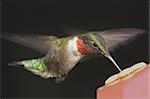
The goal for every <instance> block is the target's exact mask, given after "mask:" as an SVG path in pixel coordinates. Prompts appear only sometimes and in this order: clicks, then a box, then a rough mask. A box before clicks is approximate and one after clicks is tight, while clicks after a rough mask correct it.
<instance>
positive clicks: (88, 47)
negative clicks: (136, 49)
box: [6, 28, 144, 81]
mask: <svg viewBox="0 0 150 99" xmlns="http://www.w3.org/2000/svg"><path fill="white" fill-rule="evenodd" d="M143 32H144V30H142V29H134V28H127V29H112V30H107V31H99V32H95V31H90V32H86V33H81V34H77V35H71V36H66V37H60V38H58V37H56V36H37V35H32V36H17V35H13V36H8V37H6V38H7V39H8V40H11V41H14V42H17V43H20V44H22V45H25V46H28V47H31V48H33V49H35V50H38V51H41V52H42V53H46V55H45V56H44V57H41V58H38V59H30V60H23V61H18V62H13V63H11V64H9V65H22V66H24V68H25V69H27V70H29V71H31V72H32V73H34V74H35V75H39V76H41V77H43V78H45V79H48V78H55V79H56V81H63V80H64V79H65V78H66V76H67V75H68V73H69V72H70V71H71V70H72V69H73V67H75V66H76V64H77V63H78V62H79V61H80V60H81V59H83V58H84V57H87V56H90V55H91V54H97V55H103V56H105V57H107V58H109V59H110V60H111V61H112V62H113V63H114V65H115V66H116V67H117V68H118V70H119V71H121V69H120V68H119V67H118V65H117V64H116V62H115V61H114V60H113V58H112V57H111V55H110V53H109V51H112V50H113V49H114V48H116V47H117V46H118V45H120V44H124V43H126V42H128V41H129V40H132V39H134V37H136V35H137V34H141V33H143Z"/></svg>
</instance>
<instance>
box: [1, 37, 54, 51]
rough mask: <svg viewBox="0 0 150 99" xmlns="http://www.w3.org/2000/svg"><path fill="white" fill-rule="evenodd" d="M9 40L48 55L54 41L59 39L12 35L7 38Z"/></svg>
mask: <svg viewBox="0 0 150 99" xmlns="http://www.w3.org/2000/svg"><path fill="white" fill-rule="evenodd" d="M4 38H5V39H7V40H10V41H12V42H15V43H18V44H21V45H24V46H26V47H30V48H32V49H34V50H36V51H39V52H41V53H47V52H48V51H49V50H50V48H51V47H52V46H53V43H52V42H53V41H54V40H55V39H57V37H56V36H42V35H12V36H5V37H4Z"/></svg>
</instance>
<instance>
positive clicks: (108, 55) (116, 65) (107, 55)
mask: <svg viewBox="0 0 150 99" xmlns="http://www.w3.org/2000/svg"><path fill="white" fill-rule="evenodd" d="M104 56H105V57H107V58H108V59H109V60H110V61H111V62H112V63H113V64H114V65H115V67H116V68H117V69H118V70H119V71H120V72H121V71H122V70H121V69H120V67H119V66H118V64H117V63H116V62H115V61H114V59H113V58H112V56H111V55H110V54H106V55H104Z"/></svg>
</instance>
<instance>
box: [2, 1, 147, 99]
mask: <svg viewBox="0 0 150 99" xmlns="http://www.w3.org/2000/svg"><path fill="white" fill-rule="evenodd" d="M148 12H149V11H148V0H99V1H95V0H91V1H84V0H71V1H70V0H63V1H62V0H3V1H2V16H1V17H2V20H1V21H2V32H12V33H24V34H26V33H35V34H42V33H49V34H50V35H56V36H62V35H65V33H64V31H63V29H62V27H64V26H67V27H72V28H77V29H83V30H96V31H99V30H106V29H112V28H130V27H132V28H142V29H145V30H146V31H147V32H146V33H145V34H144V35H143V36H140V37H139V38H138V39H136V40H135V41H133V42H131V43H130V44H127V45H125V46H122V47H120V48H118V49H116V50H115V52H113V53H112V55H113V57H114V58H115V60H116V61H117V62H118V64H119V65H120V67H121V68H126V67H128V66H131V65H133V64H135V63H137V62H140V61H144V62H147V63H148V61H149V60H148V54H149V53H148V52H149V49H148V27H149V26H148V22H149V20H148V18H149V14H148ZM40 56H42V55H41V54H40V53H38V52H35V51H34V50H31V49H30V48H26V47H23V46H21V45H18V44H15V43H13V42H9V41H6V40H2V50H1V62H2V64H1V68H2V72H1V74H2V82H1V83H2V85H1V88H2V89H1V91H2V97H7V98H8V97H9V98H11V97H41V98H43V97H51V98H52V97H53V98H60V97H61V98H62V97H64V98H67V97H68V98H69V99H70V98H71V97H76V98H79V97H80V98H94V97H95V94H96V89H97V88H98V87H100V86H102V85H103V84H104V81H105V80H106V79H107V77H109V76H110V75H112V74H114V73H117V72H118V71H117V69H116V68H115V67H114V66H113V64H112V63H111V62H110V61H108V60H107V59H106V58H104V57H99V58H93V59H90V60H88V61H84V62H82V63H81V64H78V65H77V66H76V67H75V68H74V70H73V71H72V72H71V73H70V75H69V76H68V77H67V79H66V80H65V81H64V82H62V83H61V84H56V83H55V82H54V81H53V80H51V79H49V80H44V79H42V78H40V77H38V76H35V75H33V74H32V73H30V72H28V71H26V70H24V69H23V68H17V67H9V66H8V65H7V64H8V63H9V62H12V61H16V60H21V59H28V58H34V57H40Z"/></svg>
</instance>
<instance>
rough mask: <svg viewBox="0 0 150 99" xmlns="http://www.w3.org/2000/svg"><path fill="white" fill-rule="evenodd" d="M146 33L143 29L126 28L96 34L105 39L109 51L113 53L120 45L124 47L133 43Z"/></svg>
mask: <svg viewBox="0 0 150 99" xmlns="http://www.w3.org/2000/svg"><path fill="white" fill-rule="evenodd" d="M144 32H145V31H144V30H143V29H136V28H124V29H112V30H106V31H100V32H96V33H97V34H98V35H100V36H102V37H103V39H104V41H105V42H106V44H107V47H108V49H109V50H110V51H113V50H114V49H115V48H117V47H119V45H124V44H127V43H128V42H130V41H133V40H134V39H135V38H136V37H137V36H138V35H139V34H143V33H144Z"/></svg>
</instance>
